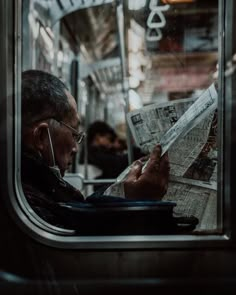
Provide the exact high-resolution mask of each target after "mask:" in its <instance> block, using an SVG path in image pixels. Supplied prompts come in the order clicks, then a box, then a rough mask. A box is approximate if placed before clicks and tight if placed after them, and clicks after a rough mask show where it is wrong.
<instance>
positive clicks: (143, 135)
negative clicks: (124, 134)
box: [106, 84, 217, 230]
mask: <svg viewBox="0 0 236 295" xmlns="http://www.w3.org/2000/svg"><path fill="white" fill-rule="evenodd" d="M216 108H217V92H216V89H215V87H214V84H212V85H211V86H210V87H209V88H208V89H207V90H205V91H204V92H203V93H202V94H201V95H200V96H199V97H198V98H197V99H194V98H191V99H182V100H178V101H170V102H167V103H164V104H153V105H150V106H146V107H144V108H142V109H139V110H135V111H133V112H130V113H129V114H128V115H127V120H128V123H129V127H130V129H131V132H132V135H133V137H134V140H135V142H136V144H137V145H138V146H139V147H140V148H141V149H142V150H144V151H146V152H151V150H152V149H153V147H154V146H155V145H156V144H157V143H160V144H161V146H162V154H164V153H165V152H166V151H168V154H169V160H170V167H171V170H170V173H171V178H170V182H169V188H168V191H167V194H166V195H165V197H164V200H171V201H175V202H176V203H177V206H176V208H175V214H176V215H193V216H195V217H197V218H198V219H199V224H198V226H197V230H209V229H210V230H214V229H216V224H217V222H216V204H217V202H216V199H217V198H216V192H217V190H216V187H217V185H216V174H217V173H216V172H217V147H216V144H215V143H216V134H213V135H212V134H211V133H212V126H213V121H214V118H215V114H216ZM209 138H210V141H209ZM206 151H207V152H206ZM144 166H145V165H144ZM130 168H131V166H130V167H128V168H127V169H126V170H125V171H124V172H123V173H121V174H120V175H119V177H118V178H117V182H116V183H115V184H113V185H112V186H111V187H110V188H108V190H107V191H106V193H107V194H111V195H116V196H123V197H124V188H123V183H122V182H123V180H124V179H125V177H126V175H127V174H128V172H129V171H130ZM147 198H148V196H147Z"/></svg>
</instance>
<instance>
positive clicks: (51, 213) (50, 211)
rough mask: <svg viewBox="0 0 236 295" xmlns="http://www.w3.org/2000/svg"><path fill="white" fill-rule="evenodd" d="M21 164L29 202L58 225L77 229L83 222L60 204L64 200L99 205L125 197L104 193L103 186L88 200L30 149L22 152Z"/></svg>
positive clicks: (40, 213) (74, 203)
mask: <svg viewBox="0 0 236 295" xmlns="http://www.w3.org/2000/svg"><path fill="white" fill-rule="evenodd" d="M21 167H22V169H21V180H22V188H23V191H24V194H25V197H26V199H27V201H28V203H29V205H30V206H31V207H32V209H33V210H34V211H35V213H36V214H37V215H38V216H40V217H41V218H42V219H43V220H45V221H47V222H48V223H50V224H52V225H55V226H59V227H62V228H69V229H75V228H77V226H78V224H79V223H80V222H79V220H78V218H77V216H75V215H73V214H70V213H69V214H68V210H66V209H64V208H62V207H61V203H66V204H70V203H73V205H74V206H86V205H88V204H95V205H94V206H95V207H96V206H97V205H99V202H100V203H101V202H106V203H107V202H114V201H123V200H124V199H122V198H117V197H111V196H103V192H104V190H103V189H102V190H98V191H96V192H95V193H94V194H92V195H91V196H89V197H87V198H86V200H85V199H84V197H83V195H82V194H81V192H80V191H79V190H77V189H76V188H74V187H73V186H71V185H70V184H69V183H68V182H66V181H65V180H64V179H63V178H61V177H58V176H57V175H56V174H55V173H53V171H52V170H51V169H50V168H49V167H48V166H47V165H45V163H44V161H43V160H42V159H41V158H40V157H39V156H38V155H35V154H33V153H31V152H29V151H27V152H23V154H22V164H21ZM69 212H70V211H69Z"/></svg>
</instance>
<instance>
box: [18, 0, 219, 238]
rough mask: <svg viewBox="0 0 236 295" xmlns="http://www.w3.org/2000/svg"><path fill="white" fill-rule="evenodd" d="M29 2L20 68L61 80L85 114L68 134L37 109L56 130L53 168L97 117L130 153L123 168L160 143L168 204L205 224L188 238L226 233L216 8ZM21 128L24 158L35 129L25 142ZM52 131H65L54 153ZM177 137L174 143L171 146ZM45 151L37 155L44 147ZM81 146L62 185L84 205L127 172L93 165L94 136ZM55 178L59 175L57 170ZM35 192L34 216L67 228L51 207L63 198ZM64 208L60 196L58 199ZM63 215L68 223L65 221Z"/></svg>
mask: <svg viewBox="0 0 236 295" xmlns="http://www.w3.org/2000/svg"><path fill="white" fill-rule="evenodd" d="M22 2H23V10H22V11H23V15H22V70H23V71H27V70H30V69H34V70H35V69H36V70H42V71H46V72H49V73H51V74H53V75H55V76H57V77H59V78H60V79H61V81H62V82H63V83H65V85H66V86H67V88H68V91H69V92H70V93H71V94H72V95H73V97H74V98H75V100H76V101H77V106H76V108H77V110H78V112H79V116H80V129H78V124H77V123H78V122H76V116H75V114H74V116H75V117H72V116H71V117H70V118H69V119H68V120H67V119H65V120H66V122H64V123H66V124H67V125H68V124H69V128H67V127H66V125H65V124H60V120H61V121H64V119H63V120H62V119H60V118H55V116H54V115H53V114H51V113H50V108H49V109H48V110H49V111H48V114H46V113H47V112H46V111H45V116H44V117H42V115H41V113H40V112H41V110H40V109H39V110H38V118H37V117H36V118H35V120H36V121H37V122H40V123H42V124H43V123H45V124H48V125H49V126H50V128H49V129H45V130H46V131H47V132H49V133H47V138H48V142H47V144H46V147H47V149H48V150H49V156H48V157H49V158H50V159H48V158H47V161H48V162H50V161H51V165H49V166H52V167H54V166H57V165H56V164H57V163H55V158H57V157H58V155H57V153H61V155H62V157H63V153H64V155H65V157H66V152H65V149H64V147H63V145H66V138H67V137H68V136H70V134H72V136H73V138H75V136H76V135H78V134H77V133H78V132H81V130H85V131H87V129H88V127H89V126H90V124H92V123H93V122H95V121H97V120H99V121H106V122H107V123H108V124H109V125H110V127H111V128H113V130H114V131H115V133H116V134H117V135H118V137H119V140H120V142H119V144H120V146H119V147H120V149H121V150H119V153H120V154H121V153H122V154H123V155H126V157H127V161H126V166H128V163H129V164H130V162H131V161H132V160H134V159H137V158H138V156H139V155H140V156H141V155H142V156H143V155H148V154H149V153H150V151H151V150H152V149H153V147H154V144H156V143H157V142H161V143H162V144H163V147H165V148H166V150H167V149H168V154H169V161H170V181H169V185H168V190H167V192H166V194H165V195H164V197H163V200H164V201H166V202H168V201H171V202H175V203H176V206H175V208H174V216H175V217H183V216H184V217H189V216H194V217H196V218H197V219H198V221H199V222H198V225H197V226H196V228H195V229H194V231H193V232H192V231H190V233H191V234H192V233H196V234H198V233H199V232H200V233H220V230H221V229H220V228H219V227H218V226H217V224H219V220H220V216H217V212H219V210H218V211H217V166H218V165H217V164H218V155H217V154H218V147H217V142H218V140H217V87H218V86H217V85H218V83H217V80H218V61H219V53H218V44H219V40H218V38H219V37H218V36H219V35H218V23H219V13H218V1H215V0H207V1H194V0H193V1H190V0H189V1H185V0H182V1H181V0H179V1H164V0H162V1H154V0H150V1H145V0H144V1H143V0H139V1H123V2H124V3H123V5H121V4H117V3H116V1H111V0H110V1H88V2H86V1H78V3H77V4H76V3H74V2H76V1H74V2H73V1H38V0H30V1H22ZM101 2H103V4H101ZM58 87H59V86H58ZM58 89H59V88H58ZM58 91H59V90H58ZM23 111H24V109H23ZM127 113H129V114H128V115H127V117H126V114H127ZM73 118H74V119H73ZM126 118H127V120H126ZM180 118H181V120H179V119H180ZM55 119H56V120H55ZM52 120H54V121H52ZM24 124H25V122H24V121H22V125H23V133H22V134H23V135H22V136H25V137H24V138H26V139H23V140H22V145H23V146H22V150H23V152H25V150H28V148H29V147H31V148H32V145H34V144H35V142H34V144H33V143H32V142H31V141H30V139H28V137H27V134H28V133H27V132H29V133H30V132H32V128H33V126H35V125H34V124H35V122H31V126H28V127H29V129H27V130H28V131H27V132H26V133H27V134H26V135H25V134H24ZM127 124H129V126H130V127H129V128H127ZM51 126H52V127H51ZM28 127H27V128H28ZM31 127H32V128H31ZM30 128H31V129H30ZM53 128H54V129H55V130H57V129H59V128H60V129H61V130H62V129H63V132H64V137H63V140H62V141H59V139H58V142H57V143H58V145H57V146H55V145H54V144H55V142H54V141H53V140H52V139H53V138H52V130H54V129H53ZM30 130H31V131H30ZM35 130H36V129H35ZM45 130H44V131H45ZM169 130H171V131H169ZM36 131H37V130H36ZM36 131H35V132H36ZM168 131H169V133H168V134H167V132H168ZM53 132H54V131H53ZM76 132H77V133H76ZM166 134H167V135H166ZM176 134H177V135H178V134H179V136H176ZM40 136H44V135H43V134H41V133H39V135H38V138H39V140H40V138H41V137H40ZM175 136H176V137H177V139H176V138H175ZM56 138H57V137H56ZM171 138H174V140H175V141H174V143H173V144H172V142H171ZM60 144H61V148H58V146H59V145H60ZM169 144H170V147H169ZM134 146H135V150H134V148H133V147H134ZM38 147H39V150H40V148H41V147H40V144H38ZM121 147H122V148H121ZM76 149H77V152H78V153H77V155H74V158H73V161H72V160H70V161H68V162H69V164H71V165H70V166H67V167H66V168H67V171H66V173H65V176H64V179H65V180H68V181H69V182H71V183H72V184H73V185H75V186H76V188H77V189H79V190H80V191H81V193H82V194H83V195H84V196H85V198H86V197H88V196H89V195H90V194H91V193H93V192H94V191H96V189H95V187H96V185H98V184H97V178H98V179H100V182H101V183H102V184H103V185H107V187H108V186H109V185H111V183H112V182H113V181H114V180H115V179H116V178H117V177H118V176H119V175H120V173H121V172H122V170H124V168H125V167H126V166H122V168H121V169H120V171H118V169H117V171H116V172H114V167H118V166H119V165H118V164H112V162H109V160H104V161H103V164H104V163H105V164H107V166H109V167H112V168H113V170H112V169H110V170H109V174H104V173H103V169H105V168H103V167H102V166H101V165H100V164H96V162H89V161H88V150H89V142H88V137H87V138H86V139H85V141H84V143H83V144H82V145H81V146H80V148H77V147H76ZM137 150H138V153H137V155H138V156H137V155H136V152H137ZM40 151H41V152H38V151H37V156H39V160H44V152H45V150H44V149H43V148H42V149H41V150H40ZM117 153H118V152H117ZM120 154H119V155H120ZM80 158H83V161H82V162H81V161H80V160H79V159H80ZM61 161H62V162H63V161H64V160H63V159H62V160H61ZM54 168H55V167H54ZM54 172H55V173H58V171H57V169H54ZM113 172H114V173H113ZM32 173H35V171H34V170H33V172H32ZM104 175H105V176H104ZM103 176H104V177H103ZM27 177H28V176H27ZM35 177H36V178H38V177H40V174H39V175H36V176H35ZM34 181H36V182H37V180H35V179H34ZM38 181H40V180H38ZM49 182H50V180H49ZM48 185H50V184H48ZM25 187H26V188H27V189H28V190H27V192H28V195H30V194H31V195H33V196H34V183H30V184H29V183H28V184H27V185H26V186H25ZM23 188H24V187H23ZM31 190H33V192H32V191H31ZM49 190H50V189H49ZM68 192H69V193H71V199H69V200H70V201H74V200H75V199H76V198H79V197H80V196H79V195H77V196H76V197H75V199H73V193H74V191H73V189H69V190H68ZM37 193H39V197H40V198H41V200H42V202H45V203H46V204H47V206H46V208H41V207H40V206H38V205H37V204H38V203H37V202H38V201H36V205H34V204H35V203H34V202H35V200H34V198H31V199H30V198H29V200H28V201H29V202H30V204H31V206H33V209H34V211H35V212H36V213H37V214H39V215H40V217H42V218H43V219H44V220H46V221H48V222H49V223H50V220H52V224H53V225H56V226H60V227H63V225H65V223H63V222H64V221H62V223H57V222H55V221H54V220H53V216H51V209H50V208H52V207H53V208H54V206H55V207H56V205H55V204H54V203H53V202H54V201H55V202H58V200H57V197H58V194H59V193H58V192H57V195H56V197H55V200H53V199H50V200H48V199H47V198H48V195H47V193H46V192H45V191H44V193H42V192H40V189H39V192H38V191H37ZM82 194H81V200H82V199H83V197H82ZM36 195H37V194H36ZM26 196H27V194H26ZM66 201H68V200H67V199H63V197H62V198H61V199H60V198H59V202H66ZM218 203H219V202H218ZM34 206H35V207H34ZM39 207H40V208H39ZM55 210H56V209H55ZM62 215H63V214H62ZM62 218H65V219H66V217H65V216H64V215H63V216H62ZM65 227H66V225H65Z"/></svg>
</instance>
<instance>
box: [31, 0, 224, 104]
mask: <svg viewBox="0 0 236 295" xmlns="http://www.w3.org/2000/svg"><path fill="white" fill-rule="evenodd" d="M36 2H37V5H39V6H40V7H41V10H42V6H43V5H42V3H43V2H44V6H45V7H46V5H47V8H49V14H50V20H51V25H54V24H55V23H56V21H57V20H59V19H60V18H61V20H62V22H61V23H62V25H61V30H62V32H63V34H64V36H65V38H66V39H67V40H68V42H69V44H71V47H72V49H73V51H74V52H75V53H76V54H77V53H83V54H84V56H86V63H87V64H88V67H87V68H86V67H84V73H90V75H91V76H93V78H94V79H96V80H98V81H97V82H98V83H97V84H98V85H102V89H100V90H102V91H103V92H107V93H115V92H120V91H121V90H122V77H123V76H124V75H123V74H124V70H125V72H126V74H127V77H128V76H130V75H131V74H130V68H129V66H127V67H126V68H125V69H122V62H121V60H120V58H121V46H120V41H121V40H120V36H119V31H118V21H117V10H116V7H117V4H118V5H119V2H122V1H111V0H97V1H96V0H93V1H92V0H88V1H82V0H81V1H80V0H48V1H36ZM164 2H166V1H158V0H156V1H154V0H150V1H149V0H147V1H139V3H141V5H140V7H139V9H136V8H137V7H136V8H135V3H138V1H134V0H133V1H130V2H129V1H123V3H124V9H123V12H124V24H125V32H124V37H125V39H124V40H125V43H124V50H125V53H126V54H125V56H126V58H127V61H128V62H129V61H130V60H131V58H132V57H134V55H133V54H132V51H135V44H134V43H132V41H130V40H133V39H132V38H133V37H132V34H133V36H134V37H135V36H136V37H137V36H138V37H139V38H142V40H143V41H142V42H141V43H142V44H140V46H139V48H138V50H139V51H140V52H139V56H138V57H137V60H138V61H140V60H141V59H143V63H141V64H140V73H141V74H140V75H139V78H140V80H139V84H136V86H134V88H136V90H137V91H138V92H139V93H140V95H141V96H142V97H143V99H144V102H145V103H148V102H149V101H151V100H152V98H153V94H154V92H155V91H169V92H180V89H178V85H177V84H178V83H175V82H173V83H172V86H171V87H170V89H168V85H165V83H159V84H158V83H157V81H156V78H154V77H159V76H160V75H163V76H165V75H169V76H173V77H174V76H175V75H176V74H178V73H177V72H178V71H176V69H177V68H179V67H180V66H181V64H182V65H184V67H186V68H187V71H186V73H185V75H186V76H188V75H190V76H191V75H192V77H193V80H194V75H195V73H194V69H193V68H191V64H194V62H196V61H197V63H198V64H199V65H200V64H203V63H204V64H205V65H206V67H208V68H207V69H206V72H207V71H208V72H207V73H209V71H210V70H211V69H210V68H213V67H214V66H215V63H216V60H217V42H218V41H217V34H218V31H217V25H218V24H217V17H218V1H215V0H208V1H205V0H195V1H192V3H179V4H175V5H166V4H165V3H164ZM167 2H168V1H167ZM179 2H181V1H179ZM183 2H184V1H183ZM45 3H46V4H45ZM131 4H132V5H131ZM131 6H133V7H131ZM157 6H159V7H160V9H159V13H156V12H155V11H156V10H155V9H156V7H157ZM167 6H168V9H167ZM158 23H159V24H161V25H160V26H159V27H158ZM166 24H168V25H166ZM130 34H131V36H130ZM132 46H133V49H132ZM140 54H141V55H140ZM134 63H135V61H134ZM123 66H124V64H123ZM182 69H183V67H182ZM136 72H137V73H138V71H136ZM203 72H204V70H203ZM207 73H202V76H201V77H202V82H199V83H198V81H195V84H196V85H195V84H194V83H193V85H186V88H185V89H184V91H189V90H191V87H193V86H194V87H196V88H199V87H200V86H202V87H204V86H205V85H204V83H205V84H207V83H208V81H207V79H205V78H204V77H206V75H207ZM142 74H143V75H142ZM84 76H86V75H85V74H84ZM204 79H205V80H204ZM195 80H196V79H195ZM200 80H201V78H200ZM200 80H199V81H200ZM137 85H138V86H137Z"/></svg>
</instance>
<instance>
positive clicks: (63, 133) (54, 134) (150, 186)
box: [21, 70, 169, 227]
mask: <svg viewBox="0 0 236 295" xmlns="http://www.w3.org/2000/svg"><path fill="white" fill-rule="evenodd" d="M79 125H80V118H79V115H78V113H77V105H76V102H75V99H74V98H73V96H72V95H71V94H70V92H69V91H68V89H67V87H66V86H65V85H64V83H63V82H61V81H60V80H59V79H58V78H56V77H54V76H53V75H51V74H49V73H46V72H43V71H38V70H29V71H26V72H24V73H23V75H22V171H21V177H22V187H23V190H24V193H25V196H26V198H27V200H28V202H29V204H30V205H31V206H32V208H33V210H34V211H35V212H36V213H37V214H38V215H39V216H40V217H41V218H43V219H44V220H46V221H47V222H49V223H51V224H54V225H57V226H62V227H70V224H69V222H67V220H66V216H65V219H64V220H61V219H60V216H59V215H57V209H58V207H59V204H58V203H59V202H70V201H79V202H89V199H90V198H91V197H89V198H87V199H86V201H85V199H84V197H83V195H82V194H81V192H80V191H78V190H77V189H75V188H74V187H73V186H71V185H70V184H68V183H67V182H65V181H64V180H63V178H62V177H63V176H64V173H65V171H66V170H67V169H68V168H69V166H70V165H71V164H72V160H73V157H74V155H75V154H76V153H77V152H78V149H79V144H80V143H81V141H82V140H83V136H84V133H83V132H80V131H79ZM142 166H143V164H142V162H141V161H139V160H138V161H136V162H134V164H133V166H132V169H131V171H130V173H129V174H128V177H127V179H126V180H125V181H124V183H123V185H124V194H125V196H123V197H125V198H127V199H138V200H144V199H145V198H147V199H149V200H154V199H155V200H160V199H162V197H163V195H164V194H165V192H166V190H167V185H168V177H169V162H168V157H167V155H164V156H163V157H161V147H160V146H159V145H158V146H156V148H155V149H154V150H153V152H152V153H151V155H150V161H149V164H148V165H147V167H146V169H145V171H144V173H141V170H142ZM95 195H96V196H97V197H98V196H99V192H98V193H95ZM103 198H112V196H111V197H110V196H104V197H103Z"/></svg>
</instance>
